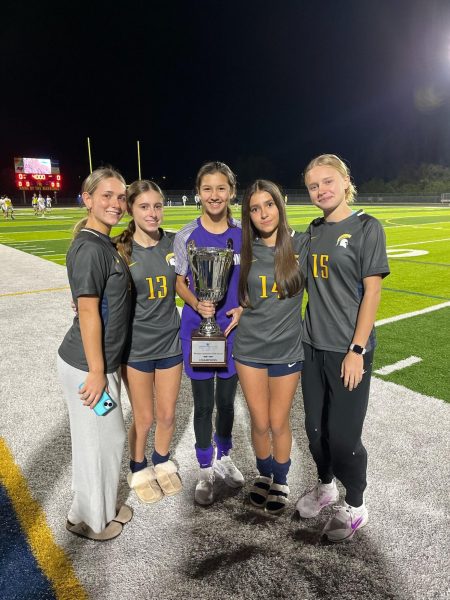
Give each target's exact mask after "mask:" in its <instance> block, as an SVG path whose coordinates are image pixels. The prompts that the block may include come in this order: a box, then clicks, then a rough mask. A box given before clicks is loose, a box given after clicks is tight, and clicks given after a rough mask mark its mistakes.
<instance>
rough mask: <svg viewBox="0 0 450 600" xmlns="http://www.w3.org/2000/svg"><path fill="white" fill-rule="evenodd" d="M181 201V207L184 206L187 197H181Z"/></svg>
mask: <svg viewBox="0 0 450 600" xmlns="http://www.w3.org/2000/svg"><path fill="white" fill-rule="evenodd" d="M181 200H182V202H183V206H186V202H187V196H182V198H181Z"/></svg>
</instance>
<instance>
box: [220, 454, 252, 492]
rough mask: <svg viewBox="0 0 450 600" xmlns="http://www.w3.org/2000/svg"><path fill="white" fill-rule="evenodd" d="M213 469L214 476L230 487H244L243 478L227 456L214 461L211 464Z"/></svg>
mask: <svg viewBox="0 0 450 600" xmlns="http://www.w3.org/2000/svg"><path fill="white" fill-rule="evenodd" d="M213 469H214V472H215V474H216V475H217V476H218V477H220V478H221V479H223V480H224V481H225V483H226V484H227V485H229V486H230V487H232V488H238V487H242V486H243V485H244V476H243V475H242V473H241V472H240V471H239V469H238V468H237V467H236V465H235V464H234V463H233V461H232V460H231V458H230V457H229V456H222V458H221V459H220V460H217V459H216V460H215V461H214V464H213Z"/></svg>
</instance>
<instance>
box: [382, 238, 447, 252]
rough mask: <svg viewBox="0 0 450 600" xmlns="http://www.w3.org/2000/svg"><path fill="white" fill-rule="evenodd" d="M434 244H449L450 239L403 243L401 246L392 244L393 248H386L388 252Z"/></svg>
mask: <svg viewBox="0 0 450 600" xmlns="http://www.w3.org/2000/svg"><path fill="white" fill-rule="evenodd" d="M434 242H450V238H443V239H442V240H427V241H426V242H406V243H405V242H403V244H394V245H393V246H388V250H389V249H390V248H405V247H406V246H418V245H419V244H434Z"/></svg>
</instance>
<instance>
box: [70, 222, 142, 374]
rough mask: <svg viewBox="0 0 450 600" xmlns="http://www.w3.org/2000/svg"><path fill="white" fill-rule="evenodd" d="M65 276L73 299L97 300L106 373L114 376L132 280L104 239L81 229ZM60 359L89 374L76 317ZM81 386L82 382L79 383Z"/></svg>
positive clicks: (120, 260) (125, 333) (128, 310)
mask: <svg viewBox="0 0 450 600" xmlns="http://www.w3.org/2000/svg"><path fill="white" fill-rule="evenodd" d="M66 264H67V274H68V277H69V284H70V289H71V292H72V298H73V300H74V302H75V304H76V305H78V298H79V297H80V296H96V297H98V298H100V307H99V308H100V316H101V319H102V323H103V355H104V356H103V359H104V363H105V372H106V373H113V372H114V371H116V370H117V369H118V368H119V366H120V363H121V359H122V353H123V349H124V346H125V342H126V337H127V332H128V327H129V321H130V310H131V276H130V272H129V270H128V268H127V266H126V264H125V262H124V261H123V259H122V258H121V257H120V256H119V254H118V252H117V251H116V249H115V247H114V246H113V244H112V242H111V240H110V239H109V237H108V236H107V235H102V234H101V233H98V232H96V231H93V230H91V229H82V230H81V232H80V233H79V234H78V236H77V237H76V238H75V240H74V241H73V243H72V245H71V246H70V248H69V251H68V253H67V260H66ZM58 352H59V355H60V356H61V358H62V359H63V360H64V361H65V362H66V363H68V364H69V365H72V366H73V367H75V368H77V369H81V370H82V371H88V370H89V367H88V364H87V361H86V355H85V353H84V349H83V343H82V340H81V333H80V322H79V319H78V315H76V316H75V318H74V320H73V325H72V327H71V328H70V329H69V331H68V332H67V334H66V336H65V338H64V340H63V342H62V344H61V346H60V347H59V350H58ZM80 383H81V381H80Z"/></svg>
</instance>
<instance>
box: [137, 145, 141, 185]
mask: <svg viewBox="0 0 450 600" xmlns="http://www.w3.org/2000/svg"><path fill="white" fill-rule="evenodd" d="M137 159H138V175H139V176H138V179H139V181H140V180H141V146H140V142H139V140H138V141H137Z"/></svg>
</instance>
